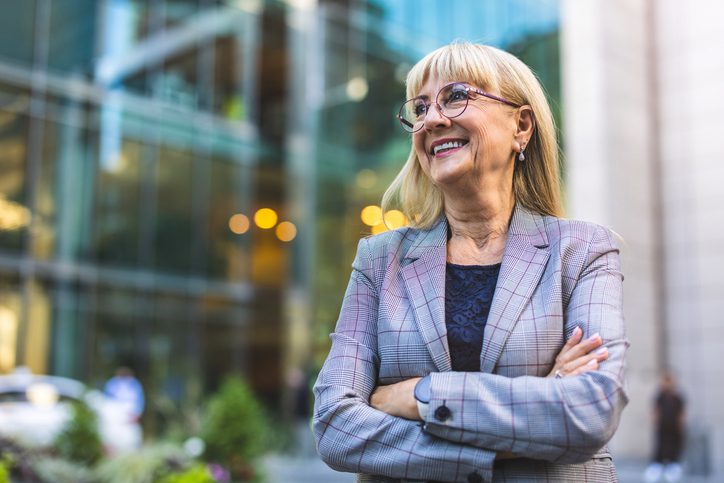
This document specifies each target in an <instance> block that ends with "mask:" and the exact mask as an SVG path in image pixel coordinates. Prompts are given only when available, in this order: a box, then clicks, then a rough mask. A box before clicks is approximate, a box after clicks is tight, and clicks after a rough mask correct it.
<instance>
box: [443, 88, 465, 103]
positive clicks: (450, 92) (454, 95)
mask: <svg viewBox="0 0 724 483" xmlns="http://www.w3.org/2000/svg"><path fill="white" fill-rule="evenodd" d="M467 100H468V90H467V89H466V88H465V86H464V85H462V84H453V85H452V86H450V87H448V88H447V89H445V90H443V91H442V92H441V93H440V104H442V105H443V106H445V107H453V106H455V105H458V104H464V103H465V102H467Z"/></svg>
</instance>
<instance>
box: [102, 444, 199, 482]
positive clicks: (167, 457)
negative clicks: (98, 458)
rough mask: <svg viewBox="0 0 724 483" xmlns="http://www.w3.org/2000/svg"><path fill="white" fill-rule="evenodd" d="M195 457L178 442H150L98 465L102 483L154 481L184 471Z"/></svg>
mask: <svg viewBox="0 0 724 483" xmlns="http://www.w3.org/2000/svg"><path fill="white" fill-rule="evenodd" d="M191 463H192V460H191V457H190V456H189V455H188V454H187V453H186V452H185V451H184V450H183V448H180V447H178V446H176V445H174V444H168V443H162V444H149V445H145V446H143V447H142V448H141V449H139V450H138V451H137V452H133V453H125V454H121V455H118V456H116V457H114V458H111V459H107V460H104V461H103V462H101V463H100V464H99V465H98V467H97V468H96V476H97V479H98V481H100V482H102V483H153V482H156V481H158V480H159V479H161V478H164V477H166V476H167V475H169V474H173V473H177V472H179V471H184V470H185V469H186V468H188V467H189V466H190V465H191Z"/></svg>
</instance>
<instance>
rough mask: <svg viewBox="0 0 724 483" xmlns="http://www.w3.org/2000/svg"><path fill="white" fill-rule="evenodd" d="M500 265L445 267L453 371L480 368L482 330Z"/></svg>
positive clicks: (447, 322) (491, 300) (446, 322)
mask: <svg viewBox="0 0 724 483" xmlns="http://www.w3.org/2000/svg"><path fill="white" fill-rule="evenodd" d="M499 272H500V264H499V263H498V264H497V265H455V264H453V263H448V264H447V269H446V270H445V325H446V326H447V341H448V345H449V346H450V358H451V360H452V369H453V371H479V370H480V351H481V350H482V348H483V331H484V330H485V323H486V322H487V321H488V312H490V305H491V304H492V302H493V293H494V292H495V283H496V282H497V281H498V273H499Z"/></svg>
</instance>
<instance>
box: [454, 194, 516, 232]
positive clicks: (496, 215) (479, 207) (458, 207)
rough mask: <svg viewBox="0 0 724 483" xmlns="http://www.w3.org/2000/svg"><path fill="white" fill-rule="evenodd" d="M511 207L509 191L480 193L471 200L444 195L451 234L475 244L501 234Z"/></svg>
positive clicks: (513, 199) (506, 225)
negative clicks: (488, 193)
mask: <svg viewBox="0 0 724 483" xmlns="http://www.w3.org/2000/svg"><path fill="white" fill-rule="evenodd" d="M514 207H515V198H514V197H513V194H512V192H509V193H501V192H499V191H498V192H492V194H491V195H485V194H483V193H479V194H477V196H475V197H473V198H472V199H471V198H470V197H465V198H464V199H462V198H456V197H445V215H446V216H447V220H448V224H449V225H450V230H451V232H452V235H453V237H464V238H470V239H472V240H474V241H475V242H476V245H481V244H482V245H484V244H485V242H486V241H487V240H490V239H493V238H499V237H501V236H503V237H504V236H505V235H506V234H507V233H508V223H509V222H510V217H511V215H512V214H513V208H514Z"/></svg>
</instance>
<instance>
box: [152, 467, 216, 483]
mask: <svg viewBox="0 0 724 483" xmlns="http://www.w3.org/2000/svg"><path fill="white" fill-rule="evenodd" d="M158 483H214V478H213V477H212V476H211V473H210V472H209V470H208V469H206V467H205V466H203V465H195V466H192V467H191V468H189V469H187V470H186V471H184V472H182V473H172V474H170V475H166V476H165V477H164V478H161V479H160V480H159V481H158Z"/></svg>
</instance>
